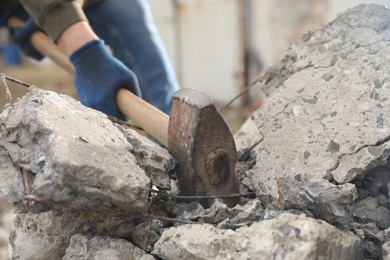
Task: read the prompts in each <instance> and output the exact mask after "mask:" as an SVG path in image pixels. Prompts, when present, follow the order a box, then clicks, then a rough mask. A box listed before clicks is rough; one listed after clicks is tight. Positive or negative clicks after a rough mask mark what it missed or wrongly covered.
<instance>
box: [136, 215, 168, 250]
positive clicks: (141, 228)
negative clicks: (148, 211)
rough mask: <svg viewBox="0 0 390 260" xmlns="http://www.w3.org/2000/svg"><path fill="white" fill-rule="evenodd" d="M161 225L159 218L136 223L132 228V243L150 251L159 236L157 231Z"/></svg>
mask: <svg viewBox="0 0 390 260" xmlns="http://www.w3.org/2000/svg"><path fill="white" fill-rule="evenodd" d="M162 227H163V223H162V221H160V220H153V221H151V222H144V223H141V224H139V225H137V226H136V227H135V228H134V229H133V230H132V241H133V243H134V244H135V245H136V246H138V247H140V248H141V249H143V250H145V251H146V252H151V251H152V250H153V246H154V244H155V243H156V242H157V240H158V239H159V238H160V235H158V234H157V232H159V230H161V229H162Z"/></svg>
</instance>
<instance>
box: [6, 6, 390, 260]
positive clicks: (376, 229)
mask: <svg viewBox="0 0 390 260" xmlns="http://www.w3.org/2000/svg"><path fill="white" fill-rule="evenodd" d="M389 31H390V10H387V9H385V8H383V7H381V6H378V5H360V6H358V7H356V8H354V9H351V10H348V11H347V12H345V13H343V14H342V15H341V16H340V17H339V18H337V19H336V20H335V21H334V22H332V23H330V24H329V25H327V26H326V27H325V28H323V29H321V30H318V31H315V32H313V33H309V34H308V35H306V36H305V37H304V39H303V40H302V41H301V42H298V43H295V44H293V45H292V46H291V48H290V50H289V52H288V54H287V55H286V57H285V58H284V59H283V61H282V62H281V63H280V64H277V65H276V66H275V67H274V68H272V69H271V70H270V71H269V72H266V73H265V74H264V75H263V76H262V77H271V78H270V79H269V80H268V79H267V80H264V82H267V83H266V85H265V86H264V93H266V94H267V95H268V97H267V100H265V101H264V103H263V107H262V108H260V109H259V110H258V111H256V112H255V113H254V114H253V115H252V116H251V118H250V119H248V121H247V123H246V124H245V126H243V129H241V130H240V131H239V133H238V134H237V135H236V138H237V143H238V145H237V148H238V149H239V151H238V155H239V158H240V160H239V163H238V165H237V169H238V173H239V174H238V175H239V176H240V177H239V178H240V181H241V186H240V191H241V192H242V193H246V192H248V191H254V192H255V193H256V198H254V197H249V196H248V197H245V198H242V199H241V201H240V202H241V203H240V204H239V205H237V206H235V207H234V208H228V207H227V206H226V205H225V204H224V203H223V202H222V201H221V200H219V199H215V201H214V204H213V205H212V206H211V207H209V208H205V207H203V206H202V205H201V204H200V203H198V202H196V201H195V202H191V203H187V202H186V200H180V199H179V198H176V197H175V196H174V194H168V193H164V194H161V193H156V194H153V196H150V194H149V189H150V187H151V185H154V186H156V187H158V188H159V189H160V191H161V190H169V189H170V182H171V180H170V177H169V176H170V172H171V171H172V170H173V168H174V166H175V160H174V159H173V158H172V157H171V156H170V155H169V153H168V152H167V151H166V150H165V149H163V148H161V147H159V146H156V145H154V144H152V143H151V142H149V141H148V140H147V139H145V138H142V137H140V136H138V135H137V134H136V133H134V132H132V131H131V130H125V129H124V128H122V127H121V126H119V125H116V124H113V123H112V122H111V121H109V120H107V118H106V116H104V115H102V114H101V113H99V112H96V111H93V110H91V109H88V108H85V107H83V106H81V105H80V104H79V103H77V102H75V101H74V100H72V99H70V98H67V97H65V96H60V95H57V94H54V93H52V92H47V91H40V90H38V89H36V88H32V89H31V90H30V91H31V92H30V93H29V94H28V95H27V96H26V97H24V98H23V99H22V100H21V101H19V102H18V103H16V104H15V106H14V107H10V106H9V107H7V108H6V109H5V110H4V112H3V113H2V114H1V116H0V120H1V123H2V124H1V139H0V163H1V168H0V178H1V179H2V180H4V182H3V181H2V182H0V192H1V194H2V195H5V196H7V198H8V199H9V200H10V201H11V202H12V203H13V204H14V207H15V209H16V211H18V212H30V213H27V214H18V215H17V217H16V221H15V227H14V231H13V232H12V235H11V247H12V255H13V258H14V259H16V258H18V257H19V258H24V259H28V258H36V259H39V258H40V257H41V258H42V257H44V256H45V257H47V256H50V257H52V258H53V259H61V258H62V257H63V258H64V259H72V258H87V256H94V257H96V258H99V257H100V258H109V259H122V258H126V257H128V258H132V257H135V258H142V257H143V258H146V259H153V257H156V258H161V259H199V258H203V259H271V258H272V259H320V258H321V259H364V258H367V259H380V258H381V257H383V258H384V259H386V257H387V258H388V257H389V256H390V249H389V248H390V246H389V241H390V235H389V234H390V231H389V230H390V227H389V226H390V219H389V215H390V214H389V210H390V205H389V195H390V182H389V181H390V175H389V174H390V170H389V169H390V163H389V161H390V160H389V158H388V157H389V154H390V148H389V139H390V126H389V122H388V120H387V118H390V117H389V115H388V114H387V113H388V112H387V110H386V106H387V105H389V104H388V102H390V101H389V99H388V98H389V97H390V92H389V88H390V85H389V83H390V80H389V73H388V70H387V67H388V64H390V62H389V61H390V60H389V59H390V41H389V40H390V38H389V37H388V36H389ZM65 119H66V120H65ZM65 124H66V125H65ZM258 141H261V142H260V143H259V144H257V145H256V143H257V142H258ZM253 145H255V147H254V148H253V147H252V146H253ZM252 148H253V149H252ZM90 155H93V156H90ZM82 157H83V158H84V159H82ZM26 176H27V177H26ZM26 180H27V181H30V185H26V182H25V181H26ZM28 187H29V188H30V191H29V190H28V189H27V188H28ZM26 193H27V194H30V197H29V196H27V197H25V195H26ZM31 195H33V196H31ZM31 198H35V200H32V199H31ZM32 202H35V204H34V205H33V204H32ZM81 205H82V206H83V208H81V207H80V206H81ZM42 211H46V212H42ZM129 211H132V212H130V213H134V212H133V211H135V212H139V211H140V212H143V213H146V212H147V213H150V214H143V215H142V214H141V215H139V214H138V215H137V214H135V215H131V214H123V213H129ZM117 213H122V214H119V215H118V214H117ZM188 223H190V224H188ZM37 242H39V243H37ZM38 244H39V245H40V246H39V245H38ZM141 249H142V250H141ZM42 259H47V258H42Z"/></svg>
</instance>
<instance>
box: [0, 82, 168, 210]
mask: <svg viewBox="0 0 390 260" xmlns="http://www.w3.org/2000/svg"><path fill="white" fill-rule="evenodd" d="M0 120H1V121H0V123H1V125H2V128H1V135H2V138H1V139H0V163H1V165H2V167H1V169H0V177H1V179H2V182H1V183H0V192H1V193H2V194H4V195H6V196H7V197H8V200H9V201H11V202H12V203H13V204H14V206H17V210H18V211H20V212H23V211H24V212H25V211H27V209H26V208H25V207H24V205H23V204H22V200H21V198H22V197H23V193H27V190H26V189H25V187H24V181H23V179H22V174H20V172H21V171H22V170H23V169H24V170H26V172H27V175H28V178H29V180H30V186H31V188H30V189H31V195H33V196H34V197H35V198H36V200H37V201H38V202H37V203H35V204H34V205H31V207H30V208H29V209H28V211H35V212H39V211H42V210H47V209H51V208H61V205H62V206H64V207H65V206H70V205H71V206H72V207H76V208H83V209H85V208H90V209H94V210H107V209H113V208H114V209H115V208H117V209H122V210H126V211H144V210H146V208H147V205H148V203H147V200H148V198H149V188H150V185H151V183H150V180H149V178H148V177H147V175H146V174H145V171H148V172H150V175H153V176H154V177H155V176H159V175H162V173H165V175H166V176H168V174H167V171H169V170H170V169H171V168H173V166H174V163H173V159H172V157H171V156H169V154H168V153H167V152H166V151H164V152H162V151H161V150H162V148H157V146H156V145H155V146H153V145H151V144H150V143H148V144H147V145H144V143H143V142H142V141H140V140H137V141H136V138H135V134H134V133H130V132H129V131H126V133H127V134H126V135H124V131H123V129H120V127H119V126H118V125H116V124H113V123H112V122H111V121H110V120H108V118H107V117H106V116H105V115H104V114H102V113H100V112H97V111H95V110H92V109H89V108H86V107H84V106H82V105H81V104H80V103H78V102H76V101H75V100H73V99H72V98H70V97H66V96H62V95H58V94H56V93H54V92H50V91H42V90H39V89H37V88H31V90H30V93H28V94H27V95H25V96H24V97H23V99H22V100H20V101H19V102H17V103H16V104H15V106H14V107H12V106H8V107H7V108H6V109H5V110H4V111H3V113H2V114H1V117H0ZM130 136H131V137H130ZM128 139H131V140H132V141H133V142H134V143H135V145H136V146H135V147H136V148H135V150H136V153H137V154H138V158H139V161H137V157H136V156H135V155H134V154H133V153H132V152H133V149H134V146H133V145H132V144H131V143H130V142H128ZM131 140H130V141H131ZM145 143H146V142H145ZM146 146H148V147H146ZM149 148H150V149H149ZM151 149H154V150H153V151H152V150H151ZM141 155H142V156H141ZM146 157H147V158H146ZM152 162H155V163H154V164H153V163H152ZM140 165H142V167H143V168H144V169H145V171H144V170H143V169H141V167H140ZM159 167H160V170H159V171H158V172H157V171H156V168H159ZM151 172H153V173H151ZM167 179H168V180H169V177H167ZM167 183H169V182H168V181H167V180H165V183H164V184H162V185H161V186H164V187H166V188H168V186H169V184H167ZM40 202H42V203H40ZM43 202H50V203H43Z"/></svg>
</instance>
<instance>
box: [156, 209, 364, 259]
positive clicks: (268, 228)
mask: <svg viewBox="0 0 390 260" xmlns="http://www.w3.org/2000/svg"><path fill="white" fill-rule="evenodd" d="M154 248H155V250H154V251H153V253H154V254H156V255H157V256H159V257H161V258H163V259H320V258H324V259H325V258H326V259H351V260H352V259H362V257H363V248H362V243H361V241H360V240H359V238H358V237H357V236H355V235H354V234H352V233H351V232H344V231H340V230H338V229H337V228H335V227H333V226H331V225H329V224H327V223H326V222H324V221H321V220H315V219H312V218H307V217H305V216H296V215H292V214H289V213H284V214H281V215H279V216H278V217H276V218H275V219H272V220H265V221H261V222H257V223H254V224H252V225H251V226H250V227H243V228H240V229H238V230H237V231H232V230H221V229H218V228H215V227H213V226H211V225H208V224H203V225H184V226H180V227H177V228H170V229H169V230H167V231H165V232H164V233H163V234H162V236H161V238H160V240H159V241H157V243H156V244H155V247H154Z"/></svg>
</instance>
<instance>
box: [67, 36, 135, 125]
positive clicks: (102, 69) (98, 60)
mask: <svg viewBox="0 0 390 260" xmlns="http://www.w3.org/2000/svg"><path fill="white" fill-rule="evenodd" d="M70 61H71V62H72V63H73V65H74V67H75V72H76V77H75V84H76V88H77V93H78V96H79V99H80V101H81V103H82V104H84V105H85V106H88V107H91V108H94V109H97V110H99V111H101V112H104V113H106V114H107V115H110V116H115V117H117V118H119V119H122V120H124V119H125V116H124V115H123V114H122V113H121V112H120V111H119V108H118V105H117V102H116V95H117V92H118V90H119V89H120V88H126V89H128V90H130V91H131V92H133V93H134V94H136V95H137V96H140V95H141V91H140V89H139V87H138V81H137V78H136V76H135V74H134V73H133V72H132V71H131V70H130V69H128V68H127V67H126V66H125V65H124V64H123V63H122V62H120V61H119V60H118V59H116V58H114V57H113V56H112V55H111V54H110V53H109V52H108V50H107V48H106V47H105V46H104V42H103V41H102V40H93V41H90V42H88V43H86V44H85V45H83V46H81V47H80V48H79V49H78V50H76V51H75V52H74V53H72V55H71V56H70Z"/></svg>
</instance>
